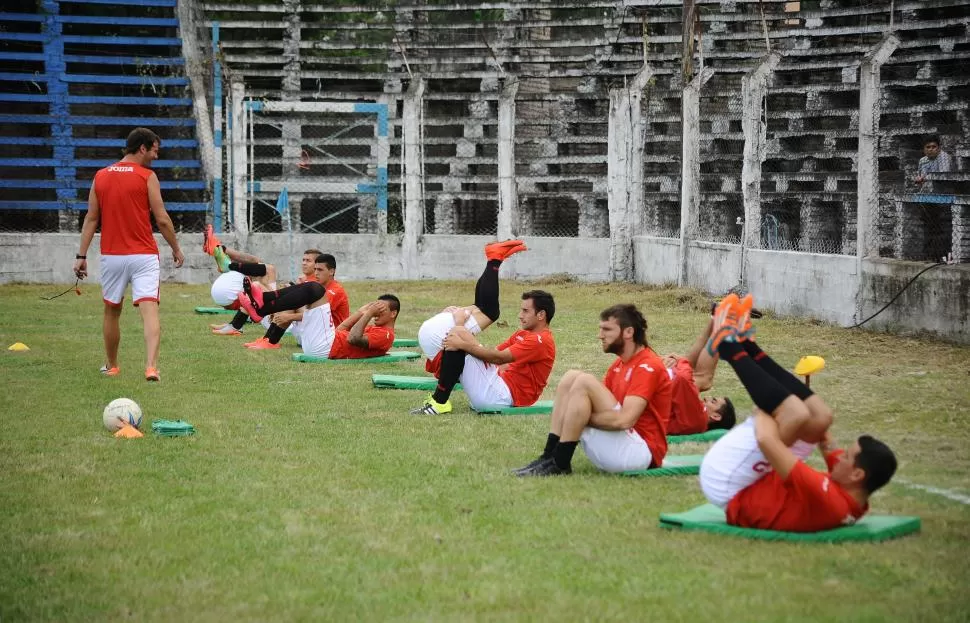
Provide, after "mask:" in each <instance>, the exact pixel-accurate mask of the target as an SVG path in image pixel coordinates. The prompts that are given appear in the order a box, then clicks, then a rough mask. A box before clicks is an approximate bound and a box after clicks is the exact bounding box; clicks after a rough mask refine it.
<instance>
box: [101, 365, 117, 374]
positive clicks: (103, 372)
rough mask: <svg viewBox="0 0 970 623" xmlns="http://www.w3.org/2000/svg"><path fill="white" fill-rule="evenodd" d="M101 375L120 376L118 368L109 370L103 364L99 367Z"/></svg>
mask: <svg viewBox="0 0 970 623" xmlns="http://www.w3.org/2000/svg"><path fill="white" fill-rule="evenodd" d="M101 374H103V375H105V376H118V375H119V374H121V370H120V369H119V368H118V366H115V367H113V368H109V367H108V366H107V364H105V365H103V366H101Z"/></svg>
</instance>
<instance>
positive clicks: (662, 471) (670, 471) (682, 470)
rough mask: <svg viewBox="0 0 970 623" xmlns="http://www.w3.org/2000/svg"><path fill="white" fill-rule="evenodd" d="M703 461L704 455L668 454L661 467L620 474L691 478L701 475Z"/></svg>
mask: <svg viewBox="0 0 970 623" xmlns="http://www.w3.org/2000/svg"><path fill="white" fill-rule="evenodd" d="M703 460H704V455H703V454H680V455H678V454H668V455H667V456H665V457H664V462H663V465H661V466H660V467H654V468H653V469H634V470H630V471H628V472H620V473H621V474H622V475H623V476H691V475H695V474H698V473H700V471H701V461H703Z"/></svg>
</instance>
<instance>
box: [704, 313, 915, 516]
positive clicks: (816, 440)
mask: <svg viewBox="0 0 970 623" xmlns="http://www.w3.org/2000/svg"><path fill="white" fill-rule="evenodd" d="M751 304H752V301H751V297H750V295H749V296H747V297H745V298H744V300H741V301H739V300H738V298H737V296H735V295H729V296H728V297H727V298H725V299H724V300H723V301H722V302H721V304H720V305H719V306H718V309H717V313H716V314H715V318H714V327H713V331H714V333H713V335H712V337H711V340H710V342H709V344H708V351H709V352H714V351H715V350H716V351H717V352H719V353H720V355H721V358H722V359H723V360H724V361H727V362H728V363H729V364H730V365H731V367H732V368H734V371H735V372H736V373H737V375H738V378H739V379H740V380H741V383H742V384H743V385H744V387H745V389H747V390H748V393H749V394H750V395H751V398H752V400H753V401H754V403H755V405H756V409H755V412H754V416H753V417H751V418H748V419H747V420H745V422H744V423H742V424H741V425H740V426H738V427H736V428H735V429H734V430H732V431H731V432H729V433H728V434H727V435H725V436H724V437H722V438H721V439H719V440H718V441H717V442H716V443H715V444H714V446H712V447H711V449H710V451H709V452H708V453H707V454H706V455H705V456H704V461H703V463H702V464H701V469H700V484H701V490H702V491H703V492H704V495H705V496H706V497H707V499H708V500H709V501H710V502H711V503H712V504H715V505H717V506H720V507H721V508H724V509H725V512H726V513H725V514H726V516H727V522H728V523H729V524H731V525H735V526H742V527H745V528H761V529H766V530H780V531H786V532H818V531H821V530H829V529H832V528H837V527H839V526H842V525H848V524H852V523H855V521H856V520H857V519H858V518H860V517H862V515H864V514H865V513H866V511H867V510H868V509H869V497H870V496H871V495H872V494H873V493H874V492H875V491H876V490H877V489H879V488H880V487H882V486H883V485H885V484H886V483H887V482H889V480H890V479H891V478H892V476H893V474H894V473H895V471H896V457H895V456H894V455H893V453H892V451H891V450H890V449H889V448H888V447H887V446H886V445H885V444H884V443H882V442H881V441H878V440H876V439H874V438H872V437H870V436H868V435H863V436H861V437H859V438H858V439H857V440H856V441H855V443H853V444H852V446H851V447H850V448H848V450H846V451H843V450H836V449H833V448H832V447H831V443H832V440H831V437H830V435H829V427H830V426H831V424H832V419H833V415H832V411H831V409H829V407H828V405H826V404H825V402H824V401H823V400H822V399H821V398H820V397H819V396H818V395H817V394H815V393H814V392H812V390H811V389H809V388H808V387H807V386H806V385H805V384H804V383H802V382H801V381H799V380H798V378H797V377H795V376H794V375H792V374H791V373H790V372H788V371H787V370H785V369H784V368H782V367H781V366H779V365H778V364H777V363H775V362H774V361H773V360H772V359H771V358H770V357H768V355H766V354H765V353H764V351H763V350H761V348H759V347H758V345H757V344H756V343H755V341H754V329H753V327H752V326H751V322H750V319H749V313H750V310H751ZM815 444H821V449H822V452H823V455H824V458H825V462H826V464H827V465H828V472H819V471H816V470H814V469H812V468H811V467H809V466H808V465H806V464H805V462H804V459H805V458H807V457H808V456H809V455H810V454H811V452H812V450H813V449H814V447H815Z"/></svg>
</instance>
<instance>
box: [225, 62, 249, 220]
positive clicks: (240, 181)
mask: <svg viewBox="0 0 970 623" xmlns="http://www.w3.org/2000/svg"><path fill="white" fill-rule="evenodd" d="M230 93H231V94H232V111H230V113H229V169H230V171H231V179H230V184H231V185H232V223H233V227H234V228H235V230H236V232H238V233H239V234H242V235H247V234H248V233H249V215H248V204H249V200H248V197H249V192H248V189H247V188H246V184H247V182H248V181H249V150H248V149H247V146H246V132H247V127H246V112H245V108H243V98H244V97H246V91H245V87H243V83H242V82H241V81H237V82H233V83H232V86H231V87H230Z"/></svg>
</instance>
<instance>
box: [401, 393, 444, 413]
mask: <svg viewBox="0 0 970 623" xmlns="http://www.w3.org/2000/svg"><path fill="white" fill-rule="evenodd" d="M409 413H410V414H411V415H443V414H445V413H451V401H450V400H446V401H445V402H444V403H443V404H442V403H437V402H435V401H434V398H432V397H431V396H428V398H427V400H425V401H424V404H423V405H421V406H420V407H418V408H417V409H411V411H410V412H409Z"/></svg>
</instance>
